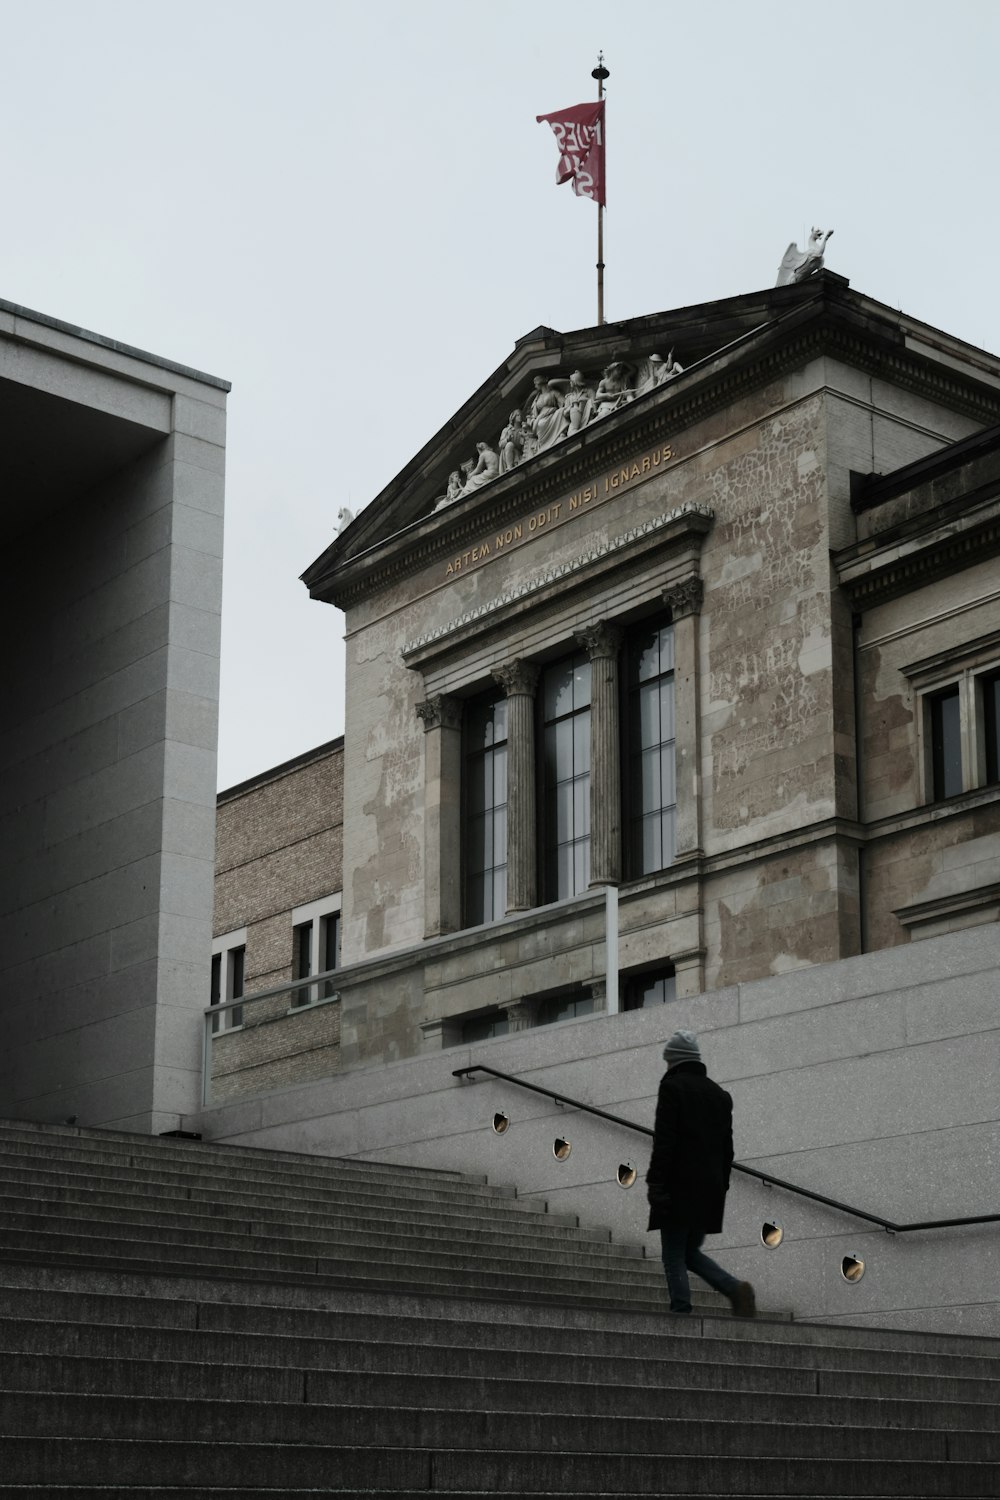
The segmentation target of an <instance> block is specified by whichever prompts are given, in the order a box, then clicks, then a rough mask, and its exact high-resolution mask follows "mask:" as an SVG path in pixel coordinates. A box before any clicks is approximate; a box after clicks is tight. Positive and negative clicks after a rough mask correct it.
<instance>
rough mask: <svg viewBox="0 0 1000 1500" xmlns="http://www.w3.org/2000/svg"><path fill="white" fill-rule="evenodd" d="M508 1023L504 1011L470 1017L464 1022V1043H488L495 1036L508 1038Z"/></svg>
mask: <svg viewBox="0 0 1000 1500" xmlns="http://www.w3.org/2000/svg"><path fill="white" fill-rule="evenodd" d="M508 1024H509V1023H508V1021H507V1017H506V1015H505V1014H504V1013H503V1011H499V1010H493V1011H487V1012H486V1014H485V1015H482V1016H469V1017H468V1018H467V1020H465V1021H463V1022H462V1041H463V1042H488V1041H490V1040H491V1039H492V1038H493V1037H495V1036H506V1035H507V1030H508Z"/></svg>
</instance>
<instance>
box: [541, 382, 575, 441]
mask: <svg viewBox="0 0 1000 1500" xmlns="http://www.w3.org/2000/svg"><path fill="white" fill-rule="evenodd" d="M559 383H560V382H559V381H558V380H550V381H549V382H548V384H547V385H546V387H545V389H544V391H541V392H540V393H539V395H538V398H537V400H536V401H535V414H534V419H533V423H532V425H533V430H534V435H535V452H536V453H541V452H543V451H544V450H545V449H546V448H551V447H552V444H553V443H558V442H559V440H560V438H563V437H565V436H566V424H567V422H568V420H569V418H568V416H567V413H566V411H565V409H564V405H563V398H562V396H561V395H560V394H559V390H558V386H559Z"/></svg>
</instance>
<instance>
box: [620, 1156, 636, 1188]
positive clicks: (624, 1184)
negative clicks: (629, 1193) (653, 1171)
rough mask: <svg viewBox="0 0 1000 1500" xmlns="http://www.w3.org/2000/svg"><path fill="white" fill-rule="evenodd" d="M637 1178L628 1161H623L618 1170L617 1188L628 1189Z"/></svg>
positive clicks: (633, 1168)
mask: <svg viewBox="0 0 1000 1500" xmlns="http://www.w3.org/2000/svg"><path fill="white" fill-rule="evenodd" d="M638 1176H639V1174H638V1172H637V1171H636V1170H635V1167H633V1165H632V1163H631V1162H630V1161H623V1162H622V1163H621V1164H620V1166H619V1168H618V1186H619V1187H621V1188H630V1187H631V1186H632V1184H633V1183H634V1182H635V1180H636V1178H637V1177H638Z"/></svg>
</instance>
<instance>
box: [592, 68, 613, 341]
mask: <svg viewBox="0 0 1000 1500" xmlns="http://www.w3.org/2000/svg"><path fill="white" fill-rule="evenodd" d="M590 76H591V78H596V79H597V97H598V99H603V98H604V80H605V78H610V77H611V74H610V73H609V72H608V70H607V68H606V67H605V66H604V53H603V52H599V53H598V54H597V67H596V68H594V70H593V71H592V73H591V75H590ZM597 321H598V324H601V323H603V322H604V204H603V203H598V205H597Z"/></svg>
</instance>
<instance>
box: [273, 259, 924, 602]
mask: <svg viewBox="0 0 1000 1500" xmlns="http://www.w3.org/2000/svg"><path fill="white" fill-rule="evenodd" d="M878 307H879V304H873V303H871V302H870V301H869V300H868V299H865V298H863V297H861V296H860V295H859V294H857V293H854V292H851V291H850V288H849V284H848V282H847V281H846V280H845V279H844V278H843V277H841V276H837V275H834V274H833V273H831V272H829V271H822V272H819V273H818V274H816V275H813V276H811V277H809V278H807V279H806V280H805V281H803V282H799V283H796V284H793V285H790V286H781V287H771V288H767V289H765V290H763V291H760V292H750V293H745V294H743V295H741V296H738V297H730V298H726V299H723V300H721V301H716V302H708V303H701V304H697V305H695V306H691V307H682V308H676V309H673V310H670V311H665V312H659V313H653V314H650V315H647V316H645V317H641V318H632V319H629V320H628V321H627V322H621V323H606V324H602V325H599V326H594V327H590V328H581V329H576V330H574V331H573V332H571V333H560V332H558V331H557V330H555V329H553V328H548V327H545V326H539V327H538V328H535V329H533V330H532V331H531V332H530V333H527V334H525V335H524V336H523V337H521V338H519V339H518V340H517V342H516V343H515V345H514V348H513V350H512V352H511V353H510V355H509V356H508V358H507V359H506V360H505V361H504V362H503V364H501V365H500V366H499V367H498V368H497V369H496V370H495V371H494V372H493V374H492V375H491V376H490V377H489V379H488V380H486V381H485V382H484V383H483V384H482V385H481V386H480V387H479V389H478V390H477V391H475V392H474V393H473V394H472V395H471V396H470V397H469V399H468V400H467V401H466V402H465V404H464V405H463V406H462V407H461V408H460V409H459V411H457V412H456V413H455V415H454V416H453V417H452V418H451V419H450V421H448V422H446V423H445V425H444V426H443V427H442V428H441V429H440V430H439V431H438V432H437V433H436V434H435V435H434V436H433V437H432V438H431V439H430V441H429V442H428V443H426V444H425V445H424V447H423V448H422V449H421V450H420V451H419V453H417V454H415V455H414V457H413V458H412V459H411V461H410V462H409V463H408V464H407V465H406V466H405V468H404V469H402V470H401V472H400V473H399V474H397V475H396V477H395V479H393V480H392V481H391V482H390V483H389V484H388V485H387V486H386V487H385V489H384V490H383V491H382V492H381V494H379V495H377V496H376V497H375V498H374V500H373V501H372V502H371V503H370V504H369V505H368V506H366V507H365V509H364V510H363V511H362V512H361V513H360V514H359V515H358V516H357V517H356V518H351V519H350V520H349V521H348V522H347V524H345V525H344V526H343V527H342V529H341V532H340V534H339V535H338V536H337V537H336V538H335V539H334V540H333V542H332V543H331V545H330V546H329V547H328V548H327V549H326V551H325V552H323V554H322V555H321V556H320V557H319V558H317V559H316V561H315V562H314V563H313V564H312V565H311V566H310V567H309V568H308V569H307V570H306V572H305V573H304V574H303V575H302V576H303V581H304V582H305V583H306V585H307V587H308V588H309V590H310V593H311V594H312V595H313V596H314V597H317V598H322V599H327V600H330V601H333V602H335V601H336V597H337V595H338V594H339V592H340V587H339V585H340V582H341V581H342V580H344V579H345V578H346V576H347V575H348V574H350V575H352V577H353V578H354V580H355V582H357V575H358V570H359V568H360V569H364V568H365V567H366V566H367V565H368V563H369V562H371V563H372V564H374V563H375V560H376V558H377V557H379V556H381V555H382V554H384V552H385V550H386V549H387V548H390V549H391V548H393V547H394V546H399V547H402V546H411V547H412V545H413V544H414V543H415V542H416V541H417V540H418V539H419V542H420V545H421V547H425V546H426V545H428V543H429V540H432V539H429V538H428V536H427V535H426V533H428V532H429V531H433V532H437V531H439V530H440V531H442V532H444V531H447V530H448V529H449V527H450V526H451V525H452V523H453V522H454V523H456V524H461V521H462V518H463V517H464V518H465V519H468V514H469V511H470V508H477V507H479V506H481V505H483V504H484V502H485V501H486V499H487V496H488V497H489V498H490V501H491V502H496V501H498V500H499V499H500V498H501V497H502V495H503V494H504V493H505V492H506V491H507V490H508V489H510V488H511V487H513V486H519V484H520V483H521V482H526V483H530V482H531V480H532V477H537V476H538V474H539V473H540V472H541V470H542V469H543V468H547V467H549V466H551V465H553V464H559V463H560V460H562V459H564V460H566V461H567V462H570V461H571V460H572V459H573V457H574V455H575V456H576V457H577V458H578V457H579V453H580V448H581V445H583V446H588V445H589V444H590V443H591V442H600V441H601V440H602V439H603V437H604V436H605V435H607V434H609V433H611V432H612V430H613V429H617V428H619V427H620V426H621V425H622V424H628V425H629V426H631V423H632V421H633V420H636V421H641V420H642V417H643V415H644V414H649V413H651V412H652V410H653V409H654V408H655V407H657V406H659V405H661V404H662V405H664V406H667V405H670V406H676V407H677V408H678V409H679V407H680V406H682V405H684V404H685V400H684V393H688V394H690V393H692V392H693V391H695V390H696V389H701V390H704V388H705V387H706V385H707V384H709V383H717V382H718V378H719V375H720V373H723V374H724V373H725V372H726V371H728V370H731V369H732V367H733V366H734V365H741V366H742V365H746V364H747V363H752V362H757V363H760V360H761V357H762V356H764V355H768V357H771V356H772V355H773V350H774V349H775V348H776V347H777V346H778V345H780V344H782V343H785V344H787V343H788V341H789V340H790V339H792V338H794V337H796V336H797V335H801V333H802V331H803V329H805V328H806V327H807V326H816V327H818V326H819V325H820V323H822V322H824V321H825V322H826V323H827V324H829V323H830V321H831V320H838V319H839V320H840V321H842V322H845V323H848V322H849V323H852V324H853V325H854V329H853V331H854V333H855V334H856V335H857V334H858V333H862V332H863V334H864V335H865V336H867V338H868V340H869V341H872V340H874V339H875V338H876V336H877V330H876V329H875V327H874V320H873V319H872V311H871V310H872V309H873V308H878ZM882 311H884V312H886V313H889V312H890V310H889V309H883V310H882ZM893 319H895V320H898V314H893ZM886 326H887V329H888V330H889V336H891V337H896V338H898V337H899V328H898V321H895V322H894V323H893V324H892V326H891V327H890V325H889V324H887V325H886ZM882 334H883V336H885V330H882ZM352 587H353V586H352Z"/></svg>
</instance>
